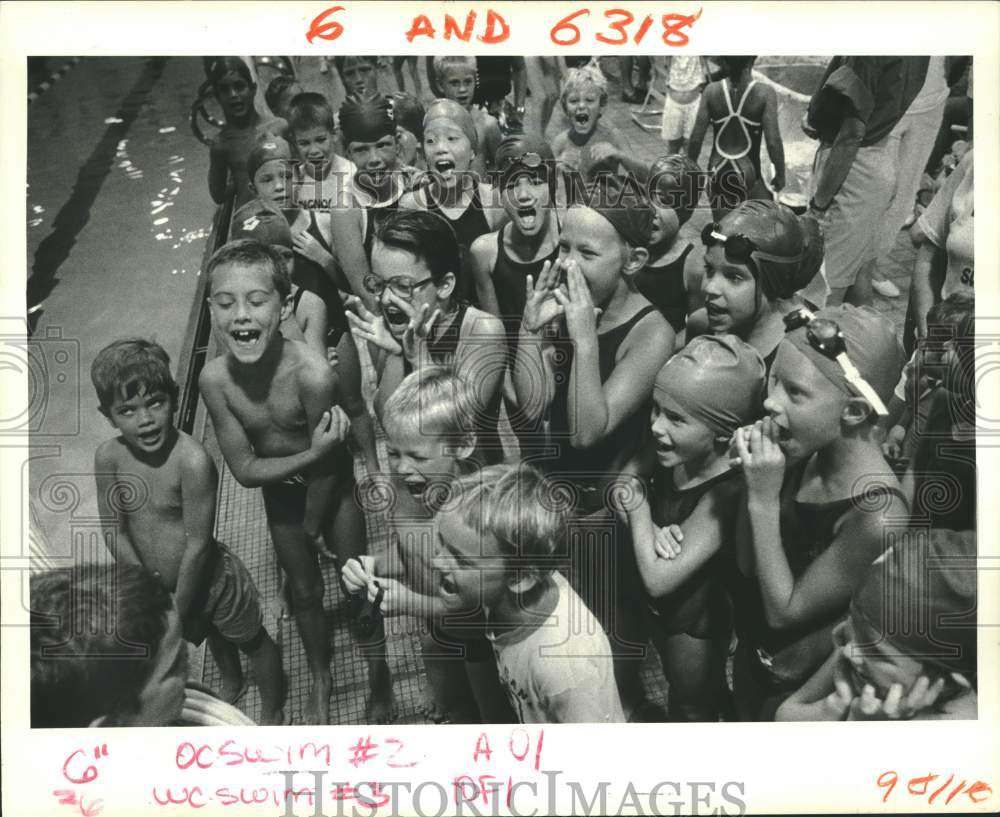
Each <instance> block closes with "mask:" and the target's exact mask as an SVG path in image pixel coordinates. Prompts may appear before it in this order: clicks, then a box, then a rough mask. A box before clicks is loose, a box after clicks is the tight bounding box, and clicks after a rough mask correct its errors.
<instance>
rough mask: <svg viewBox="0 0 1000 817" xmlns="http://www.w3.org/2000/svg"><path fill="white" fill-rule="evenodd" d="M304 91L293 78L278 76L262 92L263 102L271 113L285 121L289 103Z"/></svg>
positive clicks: (285, 75)
mask: <svg viewBox="0 0 1000 817" xmlns="http://www.w3.org/2000/svg"><path fill="white" fill-rule="evenodd" d="M304 90H305V88H303V87H302V86H301V85H300V84H299V81H298V80H297V79H295V77H290V76H288V74H279V75H278V76H276V77H275V78H274V79H272V80H271V81H270V82H269V83H268V85H267V90H265V91H264V101H265V102H266V103H267V107H268V108H270V109H271V113H273V114H274V115H275V116H280V117H281V118H282V119H287V118H288V106H289V103H291V101H292V99H293V98H294V97H296V96H298V95H299V94H301V93H302V92H303V91H304Z"/></svg>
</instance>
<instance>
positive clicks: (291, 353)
mask: <svg viewBox="0 0 1000 817" xmlns="http://www.w3.org/2000/svg"><path fill="white" fill-rule="evenodd" d="M207 275H208V279H209V285H208V288H209V308H210V311H211V315H212V326H213V329H214V331H215V334H216V337H217V338H218V340H219V343H220V345H221V346H222V348H223V349H224V352H223V354H221V355H220V356H218V357H216V358H215V359H213V360H211V361H209V362H208V363H207V364H206V366H205V368H204V369H203V370H202V373H201V376H200V377H199V381H198V382H199V387H200V389H201V394H202V396H203V398H204V400H205V405H206V406H207V408H208V411H209V414H210V415H211V418H212V424H213V426H214V428H215V432H216V436H217V437H218V441H219V447H220V449H221V450H222V455H223V457H224V458H225V460H226V463H227V464H228V466H229V469H230V470H231V471H232V473H233V476H234V477H235V478H236V480H237V481H238V482H239V483H240V484H241V485H244V486H246V487H260V488H261V490H262V493H263V499H264V511H265V513H266V515H267V522H268V527H269V528H270V532H271V540H272V542H273V544H274V548H275V551H276V552H277V555H278V560H279V562H280V563H281V566H282V568H283V570H284V571H285V573H286V574H287V575H288V579H289V582H290V585H291V592H292V599H293V603H294V608H295V619H296V623H297V625H298V629H299V633H300V635H301V637H302V641H303V645H304V647H305V652H306V659H307V661H308V666H309V673H310V677H311V687H310V690H309V697H308V703H307V708H306V712H305V719H306V720H307V721H308V722H309V723H313V724H326V723H329V703H330V700H329V699H330V692H331V689H332V681H331V677H330V657H331V656H330V638H329V633H328V631H327V626H326V620H325V618H324V612H323V595H324V586H323V578H322V573H321V572H320V570H319V569H318V565H317V558H318V556H319V555H320V554H326V555H330V548H335V549H336V551H337V558H339V560H340V561H341V563H344V562H346V561H347V559H348V558H351V557H353V556H357V555H358V553H359V552H361V551H363V549H364V547H365V545H366V535H365V530H364V524H363V523H364V516H363V514H362V513H361V511H360V508H359V507H358V506H357V502H356V499H355V496H354V466H353V460H352V458H351V454H350V452H349V451H348V449H347V447H346V446H345V440H346V437H347V434H348V429H349V426H350V421H349V420H348V418H347V415H346V414H345V413H344V410H343V409H342V408H341V407H340V406H339V405H338V403H339V402H340V399H339V396H338V382H337V376H336V374H335V373H334V371H333V370H332V369H331V368H330V365H329V363H328V362H327V359H326V357H325V356H324V355H321V354H319V353H318V352H317V351H315V350H313V349H310V348H309V347H308V346H306V345H305V344H304V343H297V342H295V341H290V340H286V339H285V338H284V337H282V335H281V332H280V331H279V330H278V327H279V325H280V323H281V320H282V318H283V317H285V316H287V314H288V312H289V311H290V309H291V299H290V290H291V283H290V281H289V277H288V273H287V270H286V269H285V266H284V264H283V263H282V259H281V257H280V256H278V255H277V254H276V253H275V252H274V251H273V250H271V249H270V247H268V246H267V245H264V244H262V243H260V242H259V241H255V240H253V239H242V240H240V241H234V242H230V243H229V244H227V245H225V246H224V247H222V248H221V249H220V250H218V251H217V252H216V253H215V255H213V256H212V258H211V260H210V261H209V264H208V267H207ZM359 523H360V524H359ZM370 680H371V683H372V689H373V695H372V699H373V700H372V702H371V704H370V706H369V710H370V712H369V715H370V718H371V719H372V720H376V719H379V718H381V719H387V718H388V712H389V711H390V709H391V694H392V685H391V679H390V678H389V674H388V667H387V666H385V664H384V661H383V662H382V664H381V665H379V664H377V662H373V663H372V664H371V665H370Z"/></svg>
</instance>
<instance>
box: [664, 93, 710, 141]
mask: <svg viewBox="0 0 1000 817" xmlns="http://www.w3.org/2000/svg"><path fill="white" fill-rule="evenodd" d="M700 102H701V97H695V98H694V99H693V100H691V102H688V103H686V104H683V105H682V104H680V103H679V102H675V101H674V100H673V99H671V98H670V94H669V93H668V94H667V96H666V98H665V99H664V100H663V119H662V122H661V125H660V138H662V139H663V140H664V141H667V142H671V141H673V140H675V139H690V138H691V131H693V130H694V120H695V117H696V116H697V115H698V105H699V103H700Z"/></svg>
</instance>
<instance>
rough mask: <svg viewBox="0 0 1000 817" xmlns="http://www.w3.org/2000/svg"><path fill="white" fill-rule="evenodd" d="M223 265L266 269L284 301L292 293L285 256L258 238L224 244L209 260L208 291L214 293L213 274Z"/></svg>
mask: <svg viewBox="0 0 1000 817" xmlns="http://www.w3.org/2000/svg"><path fill="white" fill-rule="evenodd" d="M223 264H233V265H235V266H238V267H241V268H244V269H249V268H251V267H264V268H265V269H266V270H267V271H268V272H269V273H271V283H272V284H273V285H274V288H275V290H276V291H277V293H278V295H279V296H280V297H281V300H282V301H284V300H285V298H287V297H288V296H289V294H290V293H291V291H292V281H291V278H289V276H288V270H287V269H286V267H285V260H284V258H283V256H281V255H279V254H278V253H277V252H275V250H274V249H273V248H272V247H271V245H269V244H264V243H263V242H262V241H258V240H257V239H256V238H240V239H237V240H236V241H230V242H229V243H228V244H223V245H222V246H221V247H219V249H217V250H216V251H215V253H214V254H213V255H212V257H211V258H210V259H209V260H208V266H207V267H206V268H205V275H206V276H208V291H209V293H211V291H212V274H213V273H214V272H215V270H216V269H218V268H219V267H220V266H222V265H223Z"/></svg>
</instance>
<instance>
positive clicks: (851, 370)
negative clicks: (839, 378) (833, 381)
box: [837, 352, 889, 417]
mask: <svg viewBox="0 0 1000 817" xmlns="http://www.w3.org/2000/svg"><path fill="white" fill-rule="evenodd" d="M837 363H839V364H840V368H841V371H843V373H844V377H846V378H847V382H848V383H850V384H851V385H852V386H854V388H856V389H857V390H858V391H859V392H861V396H862V397H864V398H865V400H867V401H868V404H869V405H870V406H871V407H872V408H873V409H875V413H876V414H878V415H879V416H881V417H886V416H888V414H889V411H888V409H886V407H885V403H883V402H882V399H881V398H880V397H879V396H878V394H876V393H875V389H873V388H872V387H871V384H869V382H868V381H867V380H865V379H864V378H863V377H862V376H861V372H859V371H858V369H857V367H856V366H855V365H854V364H853V363H852V362H851V359H850V358H849V357H848V356H847V353H846V352H841V353H840V354H839V355H837Z"/></svg>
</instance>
